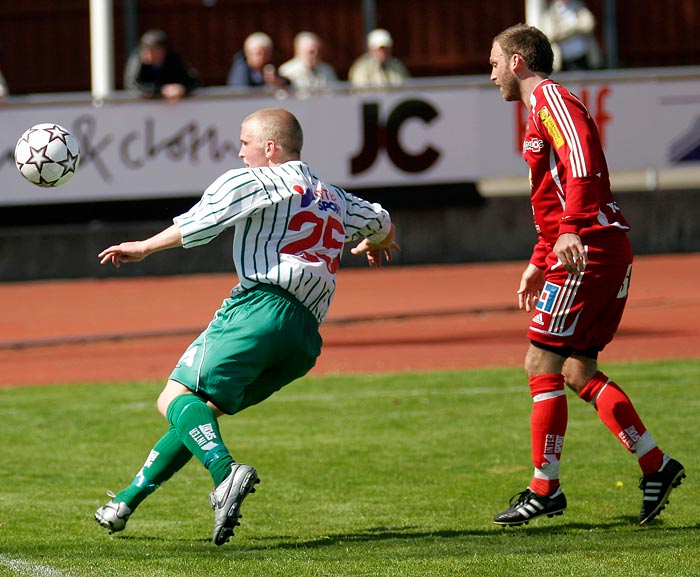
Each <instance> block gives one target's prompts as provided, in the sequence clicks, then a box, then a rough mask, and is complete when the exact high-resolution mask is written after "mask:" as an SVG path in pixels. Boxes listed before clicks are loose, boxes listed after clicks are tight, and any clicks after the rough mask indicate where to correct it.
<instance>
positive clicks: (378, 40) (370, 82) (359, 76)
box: [348, 28, 410, 88]
mask: <svg viewBox="0 0 700 577" xmlns="http://www.w3.org/2000/svg"><path fill="white" fill-rule="evenodd" d="M393 47H394V40H393V39H392V37H391V34H389V32H388V31H386V30H384V29H383V28H377V29H375V30H372V31H371V32H370V33H369V34H368V35H367V52H365V53H364V54H363V55H362V56H360V57H359V58H358V59H357V60H355V62H354V63H353V65H352V66H351V67H350V71H349V73H348V79H349V80H350V82H351V83H352V84H353V86H356V87H358V88H374V87H382V86H398V85H400V84H402V83H403V81H404V80H405V79H406V78H408V77H409V76H410V74H409V72H408V69H407V68H406V67H405V66H404V64H403V63H402V62H401V61H400V60H398V59H397V58H395V57H394V56H392V54H391V52H392V50H393Z"/></svg>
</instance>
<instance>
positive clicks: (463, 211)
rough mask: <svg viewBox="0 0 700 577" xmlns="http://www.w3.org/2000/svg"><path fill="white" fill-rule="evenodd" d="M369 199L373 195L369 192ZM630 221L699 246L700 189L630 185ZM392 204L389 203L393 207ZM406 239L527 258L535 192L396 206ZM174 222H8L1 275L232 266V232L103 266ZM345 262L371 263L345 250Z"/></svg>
mask: <svg viewBox="0 0 700 577" xmlns="http://www.w3.org/2000/svg"><path fill="white" fill-rule="evenodd" d="M368 198H371V197H368ZM618 201H619V203H620V205H621V206H622V209H623V211H624V213H625V215H626V217H627V218H628V220H629V221H630V222H631V223H632V227H633V228H632V231H631V233H630V238H631V240H632V244H633V246H634V249H635V252H636V253H637V254H654V253H674V252H699V251H700V219H699V217H700V190H697V189H693V190H669V191H655V192H648V191H644V192H625V193H622V194H620V195H618ZM390 208H391V207H390ZM391 212H392V215H393V217H394V220H395V222H396V225H397V227H398V230H399V236H398V240H399V242H400V244H401V246H402V252H401V254H400V255H399V256H398V257H397V258H396V261H395V263H396V264H411V265H417V264H432V263H457V262H483V261H507V260H526V259H527V258H528V257H529V255H530V250H531V248H532V245H533V243H534V242H535V233H534V229H533V226H532V217H531V210H530V205H529V199H528V198H527V197H526V196H522V195H519V196H511V197H509V196H504V197H495V198H487V199H483V202H481V203H479V204H478V205H475V206H453V207H449V206H446V207H442V208H439V209H431V210H426V209H419V208H396V209H392V210H391ZM169 224H170V222H169V221H167V220H163V221H160V220H158V221H149V222H138V223H134V222H131V223H129V222H125V223H100V222H91V223H90V224H76V225H65V226H22V227H11V226H9V227H8V226H5V227H2V228H0V279H2V280H3V281H30V280H43V279H70V278H105V277H113V276H115V274H118V275H119V276H151V275H175V274H195V273H211V272H227V271H231V272H232V271H233V265H232V261H231V234H232V233H231V232H230V231H227V232H226V233H224V234H223V235H221V236H220V237H219V238H217V239H215V240H214V241H212V243H210V244H209V245H207V246H204V247H196V248H193V249H189V250H171V251H166V252H162V253H159V254H157V255H153V256H152V257H150V258H148V259H147V260H145V261H144V262H142V263H138V264H134V265H128V266H125V267H123V268H122V269H121V270H120V271H119V273H115V271H114V270H113V269H112V267H107V266H100V265H99V263H98V259H97V253H98V252H99V251H100V250H102V249H103V248H105V247H107V246H110V245H112V244H115V243H118V242H122V241H126V240H138V239H142V238H146V237H148V236H151V235H152V234H154V233H156V232H159V231H160V230H162V229H163V228H165V227H166V226H168V225H169ZM343 266H365V259H364V258H361V257H353V256H352V255H350V254H349V252H347V251H346V254H345V255H344V256H343Z"/></svg>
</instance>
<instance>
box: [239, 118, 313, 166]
mask: <svg viewBox="0 0 700 577" xmlns="http://www.w3.org/2000/svg"><path fill="white" fill-rule="evenodd" d="M248 122H255V123H256V125H257V131H255V134H256V136H257V138H258V139H259V140H260V141H262V142H267V141H268V140H271V141H273V142H275V143H276V144H277V145H278V146H279V147H280V148H281V149H282V150H284V151H285V152H286V153H288V154H291V155H295V156H299V155H301V148H302V146H303V145H304V133H303V131H302V129H301V124H300V123H299V120H298V119H297V117H296V116H294V115H293V114H292V113H291V112H289V111H288V110H285V109H284V108H262V109H260V110H256V111H255V112H253V113H252V114H249V115H248V116H247V117H246V118H245V120H244V121H243V124H247V123H248Z"/></svg>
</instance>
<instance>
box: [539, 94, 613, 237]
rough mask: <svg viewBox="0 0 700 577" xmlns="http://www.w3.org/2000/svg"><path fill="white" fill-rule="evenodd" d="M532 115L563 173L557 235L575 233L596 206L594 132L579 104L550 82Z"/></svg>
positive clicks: (595, 212) (595, 211)
mask: <svg viewBox="0 0 700 577" xmlns="http://www.w3.org/2000/svg"><path fill="white" fill-rule="evenodd" d="M535 115H536V118H537V120H538V124H539V128H540V132H541V134H542V136H543V138H545V139H546V140H547V141H548V142H549V143H550V144H551V146H552V150H553V151H554V153H555V154H556V155H557V157H558V159H559V162H560V163H561V164H562V165H563V166H564V173H565V174H566V180H565V182H563V183H562V184H563V186H564V190H563V192H564V199H565V203H564V211H563V214H562V216H561V221H560V226H559V234H564V233H579V232H580V231H581V229H583V228H585V227H587V226H590V225H591V224H593V223H594V222H595V220H596V218H597V215H598V211H599V206H600V196H601V185H602V182H601V173H602V172H603V171H604V167H603V166H601V161H600V159H601V158H602V157H603V154H602V149H601V144H600V137H599V135H598V129H597V128H596V126H595V123H594V121H593V119H592V118H591V116H590V114H589V113H588V111H587V110H586V108H585V107H584V105H583V103H581V101H580V100H578V99H577V98H576V97H575V96H573V95H572V94H571V93H569V92H568V91H566V90H565V89H563V88H562V87H561V86H559V85H557V84H554V83H552V84H548V85H545V86H544V87H543V89H542V97H541V98H539V99H538V100H537V108H536V110H535ZM605 171H606V172H607V170H606V169H605Z"/></svg>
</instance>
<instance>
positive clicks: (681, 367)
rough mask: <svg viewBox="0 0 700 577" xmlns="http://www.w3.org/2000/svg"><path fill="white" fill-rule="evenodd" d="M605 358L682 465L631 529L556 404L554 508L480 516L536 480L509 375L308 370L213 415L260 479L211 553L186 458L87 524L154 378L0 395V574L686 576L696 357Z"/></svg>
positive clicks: (697, 408) (515, 382) (132, 461)
mask: <svg viewBox="0 0 700 577" xmlns="http://www.w3.org/2000/svg"><path fill="white" fill-rule="evenodd" d="M603 368H604V370H606V372H608V373H609V374H610V375H611V376H614V377H615V379H616V380H617V381H618V382H619V383H620V384H622V385H623V387H625V388H626V390H627V392H628V393H629V394H630V396H631V397H632V398H633V400H634V401H635V403H636V405H637V408H638V410H639V412H640V413H641V415H642V417H643V418H644V420H645V421H646V424H647V426H648V427H649V429H650V430H651V431H652V434H653V435H654V437H655V438H656V440H657V441H658V442H659V444H660V445H661V447H662V448H664V449H666V450H667V451H668V452H670V453H671V454H673V455H674V456H675V457H676V458H678V459H679V460H681V461H682V462H683V463H684V464H685V466H686V470H687V472H688V478H687V479H686V480H685V482H684V483H683V485H682V486H681V487H680V488H679V489H677V490H676V491H675V492H674V493H673V495H672V499H671V504H670V506H669V507H668V508H667V509H666V510H665V511H664V512H663V514H662V515H661V517H659V518H658V519H657V520H656V521H654V522H653V523H651V524H650V526H648V527H643V528H640V527H639V526H637V521H636V517H637V514H638V511H639V506H640V504H641V491H639V489H638V488H637V483H638V479H639V470H638V467H637V465H636V462H635V459H634V457H633V456H631V455H628V454H627V453H626V451H625V450H624V449H623V447H622V445H620V444H619V443H618V442H617V441H616V440H615V439H614V438H613V437H612V436H611V435H610V433H609V432H608V431H607V429H605V427H604V426H603V425H602V424H601V423H600V422H599V421H598V419H597V417H596V415H595V412H594V411H593V409H592V408H590V407H589V406H587V405H585V404H584V403H582V402H581V401H579V400H578V399H575V398H574V397H573V396H571V395H569V399H570V424H569V430H568V436H567V439H566V445H565V450H564V464H563V467H562V479H563V483H564V488H565V491H566V494H567V498H568V501H569V509H568V510H567V512H566V514H565V515H563V516H561V517H556V518H555V519H537V520H535V521H533V522H531V523H530V524H529V525H528V526H526V527H518V528H509V529H502V528H499V527H497V526H495V525H493V524H492V523H491V518H492V516H493V514H494V513H497V512H498V511H500V510H501V509H503V508H504V507H505V506H506V505H507V503H508V499H509V498H510V496H511V495H512V494H514V493H516V492H518V491H520V490H522V489H523V488H524V487H525V485H526V484H527V482H528V481H529V479H530V475H531V467H530V465H529V462H530V457H529V433H528V427H529V411H530V398H529V394H528V390H527V384H526V381H525V379H524V378H523V375H522V374H521V372H520V371H518V370H510V369H508V370H506V369H493V370H473V371H465V372H438V373H429V374H400V375H373V376H364V377H358V376H329V377H322V378H321V377H313V378H311V377H307V378H305V379H303V380H301V381H299V382H297V383H294V384H293V385H290V386H289V387H287V388H286V389H284V390H283V391H282V392H280V393H278V394H277V395H275V396H274V397H272V398H271V399H269V400H268V401H266V402H265V403H262V404H261V405H258V406H257V407H253V408H252V409H249V410H247V411H244V412H243V413H241V414H240V415H237V416H235V417H228V418H225V419H223V420H222V432H223V435H224V438H225V439H226V440H227V444H228V445H229V448H230V449H231V450H232V452H233V454H234V457H236V458H237V459H238V460H239V461H242V462H247V463H250V464H252V465H254V466H255V467H256V468H257V469H258V472H259V474H260V477H261V479H262V483H261V484H260V485H259V489H258V491H257V492H256V493H255V494H254V495H251V496H250V497H249V498H248V499H247V500H246V502H245V504H244V506H243V515H244V519H243V524H242V526H241V527H239V528H238V529H237V531H236V536H235V537H234V538H233V539H232V541H231V542H230V543H228V544H227V545H225V546H223V547H216V546H215V545H213V544H212V543H211V541H210V536H211V528H212V518H213V513H212V511H211V509H210V508H209V503H208V493H209V491H210V490H211V480H210V478H209V476H208V474H207V473H206V471H205V470H204V469H203V468H202V467H201V465H199V463H196V462H190V463H189V464H188V465H187V466H186V467H185V469H184V470H183V471H182V472H181V473H180V474H179V475H178V476H176V477H175V478H173V479H172V480H171V481H170V482H169V483H167V484H165V485H164V486H163V487H161V488H160V489H159V491H158V492H156V493H155V494H154V495H152V496H151V497H150V499H149V500H147V501H146V502H144V504H143V505H142V506H141V507H140V508H139V510H138V511H137V512H136V513H135V514H134V516H133V517H132V518H131V520H130V521H129V525H128V526H127V529H126V531H124V532H123V533H119V534H117V535H113V536H111V537H110V536H108V534H107V532H106V531H104V530H103V529H102V528H100V527H99V526H98V525H97V524H96V523H95V522H94V520H93V513H94V510H95V509H96V508H97V507H98V506H99V505H101V504H103V503H104V502H105V501H106V500H107V496H106V491H107V490H108V489H112V490H118V489H120V488H122V487H123V486H124V485H125V484H127V483H128V482H129V481H130V480H131V478H132V477H133V475H134V473H135V472H136V471H137V470H138V469H139V468H140V466H141V464H142V463H143V460H144V459H145V457H146V455H147V454H148V451H149V450H150V448H151V446H152V444H153V443H154V442H155V440H157V438H158V437H159V436H160V435H161V434H162V432H163V431H164V420H162V417H160V416H159V415H158V414H157V413H156V410H155V398H156V396H157V394H158V392H159V391H160V389H161V387H162V383H160V382H159V383H119V384H111V385H102V384H100V385H88V386H82V385H80V386H78V385H62V386H53V387H40V388H39V387H37V388H17V389H4V390H0V423H1V424H0V431H1V433H2V437H3V443H2V446H3V449H2V466H1V467H0V487H1V489H0V575H1V576H3V577H4V576H12V577H15V576H18V575H19V576H30V577H39V576H41V577H93V576H95V577H98V576H99V577H109V576H115V577H116V576H120V577H121V576H129V577H151V576H158V577H160V576H163V577H165V576H168V577H173V576H174V577H180V576H182V577H204V576H206V577H213V576H219V575H236V576H246V577H272V576H277V575H279V576H294V577H311V576H367V577H381V576H397V577H398V576H401V577H409V576H416V577H417V576H420V577H425V576H431V577H433V576H434V577H438V576H448V575H449V576H453V575H465V576H499V577H501V576H503V577H505V576H508V577H528V576H533V577H534V576H537V577H546V576H550V575H551V576H555V575H556V576H568V575H571V576H576V577H587V576H590V577H607V576H610V577H626V576H630V577H644V576H650V577H651V576H654V577H658V576H683V577H690V576H693V575H698V574H700V490H698V484H697V476H696V474H695V471H697V470H698V469H700V452H699V451H698V432H697V431H698V428H697V420H698V415H699V414H700V379H699V378H698V377H699V376H700V360H692V361H684V362H662V363H644V364H641V363H640V364H625V365H621V364H615V365H608V366H605V367H603ZM618 481H620V482H622V483H623V486H622V487H620V486H619V483H618Z"/></svg>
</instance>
